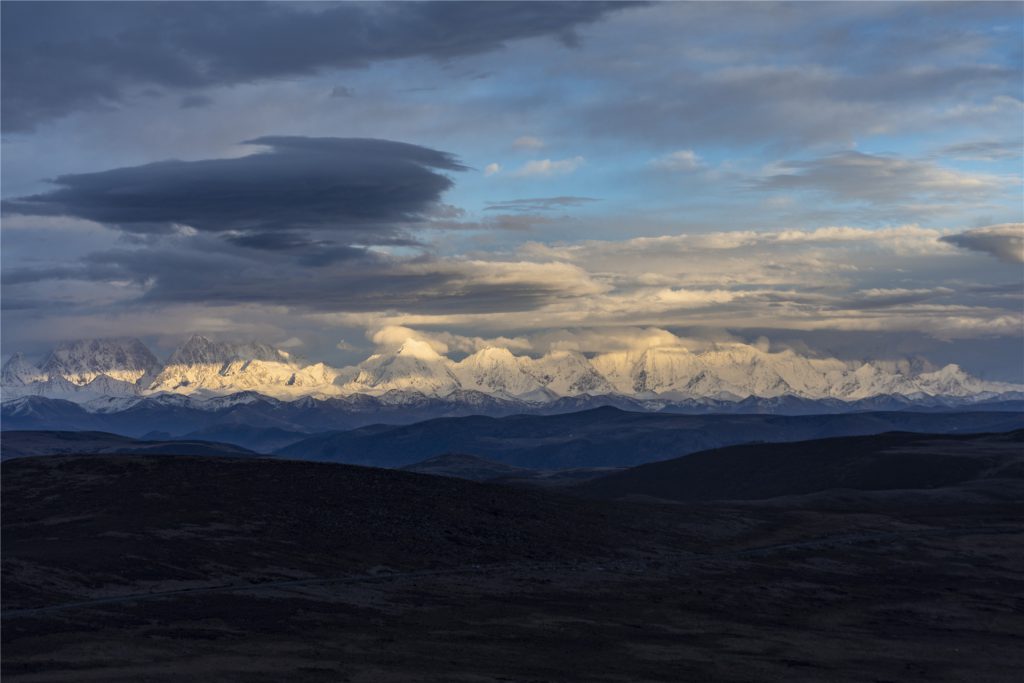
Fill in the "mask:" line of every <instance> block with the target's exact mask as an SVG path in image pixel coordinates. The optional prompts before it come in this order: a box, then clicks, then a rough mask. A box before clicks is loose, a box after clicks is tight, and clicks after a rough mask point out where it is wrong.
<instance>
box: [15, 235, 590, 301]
mask: <svg viewBox="0 0 1024 683" xmlns="http://www.w3.org/2000/svg"><path fill="white" fill-rule="evenodd" d="M338 251H341V252H343V256H341V257H338V258H334V259H333V260H329V261H325V262H324V263H322V264H312V263H310V262H311V261H313V260H315V259H316V258H318V253H317V252H311V251H306V252H301V253H299V254H294V255H289V256H297V258H289V257H284V258H282V257H278V258H275V259H273V260H268V259H252V258H248V257H246V255H244V254H243V253H242V252H239V251H230V250H225V249H221V250H220V251H216V250H213V251H209V250H203V249H201V248H171V249H168V248H165V249H151V248H146V249H115V250H110V251H105V252H98V253H94V254H90V255H88V256H86V257H85V258H83V259H82V260H81V261H80V262H78V263H77V264H74V265H69V266H63V267H54V268H22V269H5V271H4V273H3V283H4V285H7V286H17V285H25V284H31V283H36V282H42V281H46V280H64V281H80V282H97V283H103V282H130V283H133V284H134V285H135V286H136V287H138V288H139V290H138V291H139V295H138V296H137V297H135V298H133V299H130V300H127V301H124V302H122V303H121V304H119V305H120V306H121V307H123V308H126V309H127V308H136V307H139V306H143V307H146V306H152V305H153V304H192V303H198V304H204V305H213V306H228V305H237V304H243V305H244V304H259V305H267V306H287V307H289V308H290V309H295V310H303V311H315V312H339V311H345V312H374V311H383V310H416V311H417V312H420V313H426V314H438V313H490V312H496V311H503V312H510V311H522V310H530V309H533V308H536V307H538V306H541V305H543V304H545V303H548V302H549V301H551V300H552V299H555V298H559V297H562V296H567V295H571V292H570V291H569V287H571V283H570V284H564V283H560V282H558V281H557V280H556V279H552V280H550V281H538V280H536V279H532V280H531V279H529V278H526V279H522V280H520V281H516V280H514V279H513V280H510V281H507V282H498V283H495V282H483V281H480V279H479V278H478V277H476V273H475V272H473V271H468V270H463V269H462V268H460V267H459V265H458V264H455V265H453V264H451V263H442V262H439V261H435V260H433V259H430V258H427V257H422V258H418V259H411V260H395V259H389V258H387V257H384V256H382V255H380V254H375V253H373V252H368V251H366V250H360V249H352V248H345V247H339V248H337V249H335V250H329V254H328V256H325V258H328V257H329V255H330V254H336V253H337V252H338ZM308 265H322V266H323V268H317V269H310V268H308V267H305V266H308ZM268 283H272V286H268ZM5 296H7V297H9V296H10V292H8V294H7V295H5ZM15 296H16V294H15ZM7 300H8V298H5V305H6V301H7ZM45 306H46V304H45V302H43V301H42V300H40V307H43V308H45ZM26 307H28V306H27V305H26Z"/></svg>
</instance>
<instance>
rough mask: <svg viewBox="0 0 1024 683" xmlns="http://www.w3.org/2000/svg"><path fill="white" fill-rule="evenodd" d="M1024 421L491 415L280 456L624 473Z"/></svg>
mask: <svg viewBox="0 0 1024 683" xmlns="http://www.w3.org/2000/svg"><path fill="white" fill-rule="evenodd" d="M1020 428H1024V413H1013V412H1009V413H984V412H976V413H907V412H893V413H853V414H845V415H801V416H779V415H667V414H652V413H631V412H626V411H623V410H619V409H617V408H609V407H606V408H598V409H595V410H587V411H583V412H579V413H569V414H565V415H550V416H535V415H514V416H511V417H504V418H492V417H483V416H474V417H460V418H444V419H437V420H428V421H426V422H419V423H416V424H413V425H406V426H399V427H386V426H381V425H375V426H373V427H367V428H363V429H355V430H352V431H347V432H334V433H327V434H320V435H316V436H313V437H310V438H308V439H305V440H303V441H299V442H298V443H295V444H292V445H290V446H287V447H285V448H282V449H280V450H278V451H277V453H278V454H280V455H283V456H285V457H290V458H301V459H305V460H329V461H332V462H344V463H352V464H360V465H373V466H376V467H401V466H403V465H409V464H412V463H416V462H420V461H422V460H426V459H427V458H431V457H434V456H437V455H442V454H444V453H471V454H473V455H476V456H479V457H482V458H486V459H489V460H495V461H498V462H502V463H505V464H507V465H513V466H516V467H527V468H533V469H547V470H557V469H570V468H578V467H623V466H626V467H628V466H632V465H639V464H642V463H646V462H652V461H655V460H666V459H668V458H673V457H677V456H681V455H686V454H688V453H695V452H697V451H703V450H708V449H711V448H719V447H722V446H730V445H734V444H740V443H747V442H752V441H774V442H781V441H798V440H805V439H820V438H827V437H833V436H855V435H864V434H879V433H882V432H890V431H908V432H924V433H940V434H947V433H956V432H1005V431H1010V430H1012V429H1020Z"/></svg>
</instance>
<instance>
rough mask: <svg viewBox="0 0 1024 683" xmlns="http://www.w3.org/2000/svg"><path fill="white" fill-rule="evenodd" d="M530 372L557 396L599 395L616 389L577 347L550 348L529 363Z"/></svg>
mask: <svg viewBox="0 0 1024 683" xmlns="http://www.w3.org/2000/svg"><path fill="white" fill-rule="evenodd" d="M528 367H529V371H530V373H531V374H532V375H533V376H534V377H535V378H537V381H538V382H540V383H541V385H543V387H544V388H545V389H546V390H547V391H548V392H550V393H552V394H554V395H556V396H580V395H582V394H590V395H591V396H600V395H603V394H611V393H614V392H615V389H614V387H613V386H612V384H611V383H610V382H609V381H608V380H607V379H606V378H605V377H603V376H602V375H601V373H599V372H598V371H597V369H596V368H595V367H594V365H593V364H592V363H591V362H590V361H589V360H587V357H586V356H584V355H583V354H582V353H579V352H578V351H561V350H558V351H552V352H550V353H548V354H547V355H544V356H541V357H540V358H538V359H536V360H534V361H532V362H531V363H530V364H529V366H528Z"/></svg>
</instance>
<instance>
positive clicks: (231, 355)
mask: <svg viewBox="0 0 1024 683" xmlns="http://www.w3.org/2000/svg"><path fill="white" fill-rule="evenodd" d="M252 360H259V361H270V362H285V361H287V360H288V355H287V354H285V353H283V352H281V351H278V350H277V349H275V348H274V347H272V346H268V345H266V344H259V343H255V342H251V343H248V344H227V343H224V342H215V341H211V340H209V339H207V338H206V337H204V336H202V335H198V334H194V335H192V336H191V337H190V338H189V340H188V341H186V342H185V343H184V344H182V345H181V346H179V347H178V348H177V349H175V350H174V352H173V353H172V354H171V357H170V358H169V359H168V360H167V365H216V364H221V365H223V364H226V363H232V362H235V361H252Z"/></svg>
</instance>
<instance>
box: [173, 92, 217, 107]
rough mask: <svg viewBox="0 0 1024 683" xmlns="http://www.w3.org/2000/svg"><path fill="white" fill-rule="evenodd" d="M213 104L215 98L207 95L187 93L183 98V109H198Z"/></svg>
mask: <svg viewBox="0 0 1024 683" xmlns="http://www.w3.org/2000/svg"><path fill="white" fill-rule="evenodd" d="M211 104H213V98H211V97H208V96H206V95H186V96H185V97H182V98H181V105H180V106H181V108H182V109H197V108H199V107H208V106H210V105H211Z"/></svg>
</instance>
